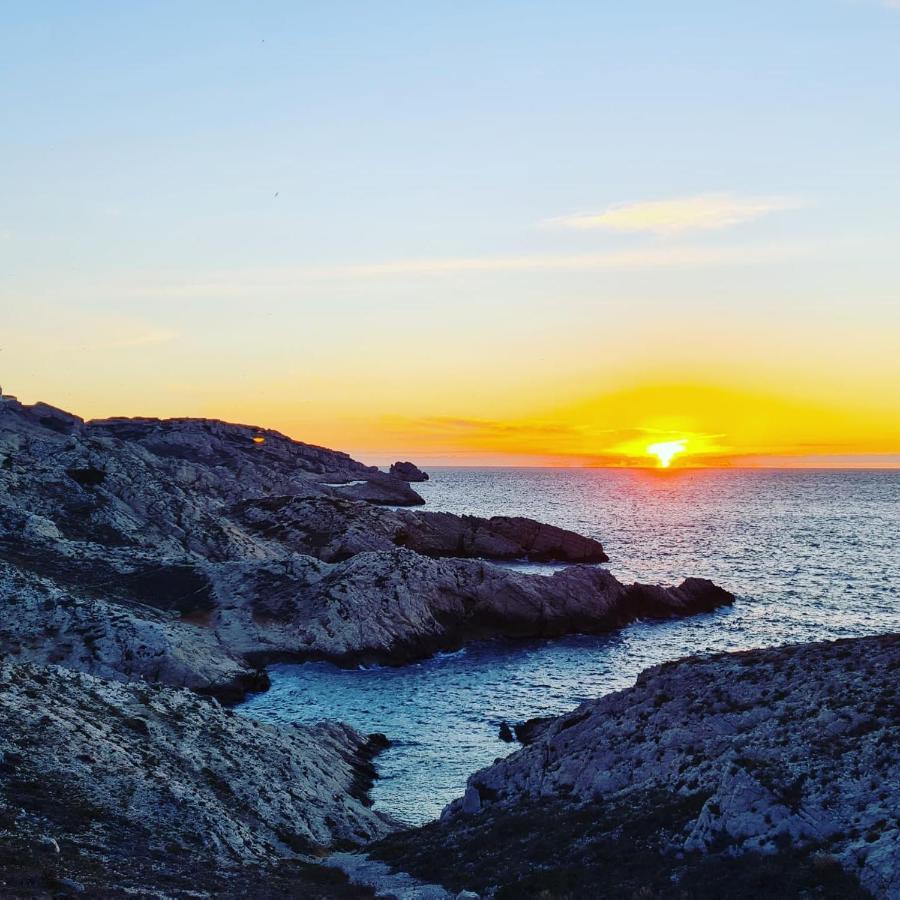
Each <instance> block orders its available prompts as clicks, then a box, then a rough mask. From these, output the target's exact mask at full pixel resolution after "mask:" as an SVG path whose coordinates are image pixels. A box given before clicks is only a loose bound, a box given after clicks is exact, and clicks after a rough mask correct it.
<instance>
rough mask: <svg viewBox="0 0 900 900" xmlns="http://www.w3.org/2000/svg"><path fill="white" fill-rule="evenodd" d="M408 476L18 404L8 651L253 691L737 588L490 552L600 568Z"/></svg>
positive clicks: (326, 453)
mask: <svg viewBox="0 0 900 900" xmlns="http://www.w3.org/2000/svg"><path fill="white" fill-rule="evenodd" d="M421 502H422V498H421V497H420V496H419V495H418V494H416V492H415V491H413V489H412V488H411V487H410V486H409V483H408V482H407V481H405V480H403V479H402V478H399V477H396V476H393V475H390V474H388V473H385V472H381V471H379V470H378V469H375V468H373V467H371V466H366V465H363V464H362V463H360V462H357V461H355V460H353V459H351V458H350V457H349V456H347V455H346V454H344V453H339V452H337V451H333V450H327V449H324V448H322V447H315V446H311V445H309V444H303V443H301V442H298V441H294V440H291V439H289V438H287V437H285V436H284V435H281V434H278V433H277V432H273V431H267V430H264V429H259V428H254V427H251V426H244V425H231V424H227V423H223V422H219V421H210V420H198V419H174V420H157V419H108V420H103V421H93V422H84V421H82V420H81V419H80V418H78V417H77V416H73V415H71V414H69V413H66V412H63V411H61V410H58V409H56V408H54V407H50V406H48V405H46V404H35V405H34V406H24V405H22V404H20V403H19V402H18V401H16V400H15V399H13V398H10V397H4V398H2V400H0V605H2V618H0V650H2V651H3V652H4V653H5V654H7V655H8V656H9V657H10V658H12V659H14V660H16V661H19V662H35V663H52V664H59V665H63V666H65V667H67V668H70V669H74V670H78V671H83V672H88V673H90V674H94V675H98V676H101V677H104V678H113V679H119V680H146V681H152V682H161V683H164V684H167V685H170V686H175V687H188V688H191V689H193V690H195V691H199V692H202V693H207V694H212V695H215V696H218V697H220V698H222V699H238V698H239V697H241V696H242V695H243V694H244V693H245V692H246V691H247V690H251V689H259V688H263V687H265V684H266V678H265V674H264V672H263V671H262V667H263V666H264V665H265V664H267V663H269V662H272V661H275V660H285V659H293V660H304V659H329V660H333V661H335V662H338V663H343V664H355V663H360V662H382V663H392V664H399V663H403V662H407V661H410V660H413V659H416V658H421V657H423V656H427V655H429V654H431V653H433V652H434V651H436V650H439V649H444V648H451V647H458V646H460V645H461V644H463V643H464V642H466V641H468V640H472V639H475V638H487V637H494V636H508V637H535V636H554V635H562V634H566V633H570V632H575V631H582V632H600V631H608V630H611V629H615V628H618V627H621V626H622V625H624V624H626V623H628V622H631V621H633V620H634V619H636V618H641V617H659V618H665V617H671V616H682V615H690V614H692V613H697V612H703V611H707V610H710V609H713V608H715V607H717V606H720V605H722V604H727V603H730V602H732V599H733V598H732V597H731V595H730V594H728V593H727V592H726V591H724V590H722V589H721V588H719V587H717V586H715V585H713V584H712V583H710V582H708V581H704V580H701V579H692V578H688V579H686V580H685V581H684V582H683V583H682V584H681V585H680V586H678V587H675V588H668V587H658V586H653V585H640V584H633V585H623V584H622V583H620V582H619V581H617V580H616V579H615V578H614V577H613V576H612V575H611V574H609V572H607V571H606V570H604V569H601V568H598V567H596V566H594V565H590V566H589V565H575V566H570V567H568V568H565V569H562V570H561V571H559V572H557V573H556V574H554V575H553V576H552V577H545V576H542V575H530V574H524V573H521V572H517V571H512V570H510V569H508V568H503V567H500V566H497V565H493V564H492V563H491V562H489V560H491V559H494V560H509V559H532V560H546V561H560V562H566V563H597V562H602V561H604V560H605V559H606V555H605V554H604V552H603V547H602V546H601V545H600V544H599V543H598V542H597V541H595V540H592V539H589V538H585V537H582V536H580V535H577V534H573V533H572V532H569V531H565V530H563V529H560V528H554V527H552V526H549V525H543V524H541V523H538V522H534V521H532V520H529V519H521V518H509V517H495V518H490V519H481V518H477V517H472V516H462V517H460V516H453V515H449V514H441V513H433V512H422V511H414V510H412V509H409V508H406V507H409V506H413V505H419V504H421Z"/></svg>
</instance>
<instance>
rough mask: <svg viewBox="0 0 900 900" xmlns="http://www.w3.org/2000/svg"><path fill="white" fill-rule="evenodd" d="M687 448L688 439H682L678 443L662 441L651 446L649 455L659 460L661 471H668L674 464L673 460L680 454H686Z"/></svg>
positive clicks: (648, 450)
mask: <svg viewBox="0 0 900 900" xmlns="http://www.w3.org/2000/svg"><path fill="white" fill-rule="evenodd" d="M686 448H687V438H681V439H680V440H677V441H660V442H659V443H656V444H650V446H649V447H647V453H649V454H650V456H655V457H656V458H657V459H658V460H659V467H660V468H661V469H668V468H669V466H670V465H671V463H672V459H673V457H674V456H676V455H677V454H679V453H684V451H685V449H686Z"/></svg>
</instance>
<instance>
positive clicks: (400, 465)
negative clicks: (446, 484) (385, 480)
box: [390, 462, 428, 481]
mask: <svg viewBox="0 0 900 900" xmlns="http://www.w3.org/2000/svg"><path fill="white" fill-rule="evenodd" d="M390 473H391V475H394V476H395V477H397V478H402V479H403V481H428V473H427V472H423V471H422V470H421V469H420V468H419V467H418V466H417V465H415V463H411V462H395V463H391V468H390Z"/></svg>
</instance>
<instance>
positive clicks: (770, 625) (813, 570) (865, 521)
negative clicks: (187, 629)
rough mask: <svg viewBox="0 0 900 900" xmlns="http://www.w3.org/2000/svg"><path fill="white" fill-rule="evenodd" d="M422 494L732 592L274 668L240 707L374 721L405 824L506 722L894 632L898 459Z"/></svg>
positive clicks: (461, 473) (455, 780) (456, 485)
mask: <svg viewBox="0 0 900 900" xmlns="http://www.w3.org/2000/svg"><path fill="white" fill-rule="evenodd" d="M419 487H420V486H417V489H419ZM421 493H422V495H423V496H424V497H425V499H426V500H427V501H428V507H427V508H429V509H436V510H446V511H449V512H456V513H474V514H477V515H492V514H497V513H504V514H509V515H525V516H531V517H533V518H536V519H541V520H543V521H546V522H551V523H553V524H555V525H560V526H563V527H566V528H571V529H574V530H576V531H579V532H581V533H583V534H587V535H590V536H591V537H595V538H598V539H599V540H601V541H602V542H603V544H604V546H605V548H606V551H607V554H608V555H609V557H610V559H611V562H610V563H609V564H608V568H609V569H610V570H611V571H612V572H613V573H614V574H615V575H616V576H618V577H619V578H620V579H622V580H625V581H632V580H641V581H651V582H656V581H659V582H673V581H677V580H679V579H680V578H682V577H683V576H685V575H703V576H707V577H709V578H712V579H714V580H715V581H717V582H718V583H720V584H722V585H723V586H725V587H727V588H729V589H730V590H731V591H733V592H734V593H735V594H736V595H737V597H738V599H737V602H736V604H735V606H734V607H733V608H732V609H729V610H724V611H720V612H717V613H713V614H710V615H705V616H698V617H694V618H691V619H687V620H684V621H678V622H666V623H657V624H644V623H639V624H635V625H633V626H631V627H629V628H627V629H625V630H624V631H622V632H620V633H618V634H615V635H610V636H608V637H575V638H569V639H566V640H560V641H550V642H529V643H507V642H491V643H487V644H479V645H474V646H470V647H468V648H466V649H465V650H463V651H460V652H459V653H455V654H449V655H445V656H440V657H438V658H435V659H432V660H429V661H427V662H424V663H421V664H419V665H414V666H409V667H405V668H401V669H391V668H380V667H378V668H371V669H358V670H340V669H337V668H335V667H333V666H330V665H328V664H322V663H310V664H307V665H300V666H296V665H295V666H288V665H285V666H276V667H274V668H273V669H272V670H271V676H272V689H271V690H270V691H268V692H267V693H266V694H262V695H259V696H256V697H254V698H252V699H251V700H250V701H249V702H248V703H246V704H244V706H243V707H242V711H243V712H246V713H248V714H251V715H254V716H257V717H260V718H266V719H272V720H276V721H284V720H287V721H298V720H299V721H318V720H320V719H324V718H334V719H342V720H343V721H345V722H349V723H350V724H352V725H354V726H356V727H357V728H359V729H361V730H362V731H367V732H368V731H381V732H384V733H385V734H387V735H388V736H389V737H390V738H391V739H392V740H393V741H394V745H393V747H392V748H391V749H390V750H388V751H387V752H385V754H384V755H383V756H382V757H381V758H380V761H379V771H380V773H381V779H380V780H379V781H378V782H377V784H376V786H375V789H374V791H373V796H374V798H375V802H376V804H377V805H378V806H379V807H381V808H383V809H385V810H386V811H389V812H391V813H393V814H394V815H396V816H398V817H399V818H401V819H403V820H405V821H407V822H410V823H420V822H423V821H426V820H428V819H431V818H434V817H435V816H437V815H438V814H439V813H440V810H441V809H442V807H443V806H444V805H445V804H446V803H447V802H448V801H449V800H451V799H453V798H454V797H457V796H459V795H460V794H461V793H462V789H463V786H464V784H465V780H466V777H467V776H468V775H469V774H471V773H472V772H473V771H475V770H476V769H478V768H481V767H482V766H485V765H488V764H490V763H491V762H493V760H494V759H495V758H497V757H498V756H502V755H505V754H506V753H509V752H510V751H511V750H512V749H515V745H512V747H511V746H510V745H508V744H504V743H502V742H501V741H500V740H499V739H498V738H497V728H498V724H499V723H500V722H501V721H502V720H504V719H505V720H508V721H510V722H517V721H521V720H523V719H526V718H529V717H531V716H536V715H546V714H548V713H560V712H564V711H565V710H567V709H570V708H572V707H573V706H575V705H576V704H577V703H579V702H580V701H582V700H584V699H587V698H589V697H596V696H598V695H600V694H604V693H607V692H608V691H611V690H616V689H619V688H622V687H627V686H628V685H630V684H632V683H633V682H634V679H635V677H636V676H637V674H638V673H639V672H640V671H641V670H642V669H644V668H646V667H647V666H649V665H653V664H656V663H659V662H664V661H665V660H669V659H674V658H676V657H679V656H684V655H686V654H690V653H696V652H698V651H703V650H733V649H743V648H749V647H759V646H765V645H771V644H778V643H786V642H800V641H807V640H817V639H821V638H835V637H845V636H851V635H862V634H870V633H873V632H880V631H889V630H900V550H898V545H897V541H898V537H900V472H889V471H883V472H838V471H803V472H801V471H749V470H740V471H737V470H732V471H708V470H698V471H683V472H678V471H675V472H648V471H639V470H626V471H621V470H609V469H599V470H596V469H595V470H585V469H576V470H571V469H541V470H533V469H532V470H523V469H511V470H496V469H490V470H489V469H438V470H432V480H431V481H430V482H428V483H426V484H424V485H422V486H421ZM523 568H526V569H529V570H532V571H541V570H544V571H546V570H548V569H549V568H550V567H541V566H534V565H532V566H527V565H526V566H523Z"/></svg>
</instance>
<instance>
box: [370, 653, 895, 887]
mask: <svg viewBox="0 0 900 900" xmlns="http://www.w3.org/2000/svg"><path fill="white" fill-rule="evenodd" d="M898 673H900V635H889V636H884V637H874V638H860V639H854V640H842V641H836V642H832V643H820V644H809V645H802V646H789V647H781V648H775V649H769V650H755V651H748V652H743V653H733V654H717V655H713V656H709V657H695V658H691V659H686V660H681V661H678V662H674V663H668V664H665V665H662V666H659V667H656V668H653V669H650V670H648V671H646V672H644V673H643V674H642V675H641V676H640V677H639V678H638V681H637V684H636V685H635V686H634V687H633V688H630V689H628V690H625V691H620V692H618V693H615V694H611V695H609V696H606V697H603V698H601V699H599V700H592V701H589V702H587V703H584V704H582V705H581V706H580V707H578V708H577V709H575V710H574V711H572V712H571V713H569V714H567V715H564V716H560V717H558V718H556V719H554V720H549V721H548V720H539V721H538V722H536V723H535V725H534V727H532V728H530V729H525V730H524V732H523V736H525V735H526V734H527V739H528V740H529V742H530V743H529V744H528V746H526V747H525V748H524V749H522V750H520V751H519V752H517V753H514V754H513V755H511V756H509V757H507V758H506V759H503V760H501V761H499V762H497V763H496V764H495V765H493V766H491V767H489V768H487V769H484V770H482V771H481V772H478V773H476V774H475V775H473V776H472V777H471V778H470V779H469V782H468V787H467V790H466V794H465V796H464V797H462V798H460V799H459V800H456V801H454V802H453V803H452V804H451V805H450V806H448V807H447V809H446V810H445V812H444V814H443V816H442V820H441V822H440V823H437V824H434V825H430V826H426V827H425V828H424V829H419V830H416V831H413V832H408V833H406V834H405V835H401V836H399V837H397V838H388V839H387V840H386V842H385V843H384V844H383V845H381V847H380V848H376V854H377V855H379V856H380V857H381V858H384V859H387V860H388V861H390V862H392V863H393V864H394V865H396V866H398V867H400V868H402V869H404V870H406V871H410V872H411V873H412V874H414V875H416V876H418V877H421V878H424V879H425V880H434V881H438V882H441V883H443V884H445V885H446V886H448V887H455V886H458V887H465V886H475V887H482V888H483V887H485V886H487V885H494V886H497V885H501V886H503V887H504V891H505V893H504V894H503V895H504V896H516V897H529V896H537V895H538V894H540V892H541V891H542V890H550V891H553V890H554V889H556V890H559V889H561V888H562V887H565V886H572V887H577V886H579V885H581V886H583V885H584V884H588V883H591V884H597V885H599V886H602V887H603V889H604V890H603V893H604V894H609V895H612V894H616V895H628V894H629V893H631V892H634V891H641V890H643V891H644V892H645V893H647V895H648V896H650V895H659V896H669V895H670V893H671V895H672V896H710V897H711V896H724V895H729V896H736V895H738V894H735V893H734V891H735V890H736V889H737V888H738V886H740V884H741V879H742V878H746V877H749V874H750V873H753V872H755V873H757V877H758V878H759V877H761V873H762V876H763V877H764V879H765V878H768V879H769V881H765V880H763V881H758V882H757V883H756V888H755V890H754V891H751V892H750V893H755V895H756V896H800V895H804V892H807V893H808V894H809V895H825V896H835V897H838V896H840V897H845V896H863V895H864V891H868V892H870V893H871V894H872V895H874V896H876V897H884V898H889V897H896V896H898V894H900V820H898V809H900V749H898V748H900V679H898V677H897V675H898ZM438 846H439V847H440V853H439V854H436V857H435V859H436V862H435V864H434V865H430V864H429V863H428V862H427V860H428V855H429V852H430V851H431V850H434V849H436V847H438ZM501 848H502V849H501ZM765 873H768V874H765ZM857 879H858V880H857ZM860 884H861V885H862V888H863V889H864V891H863V890H861V889H860V886H859V885H860ZM750 893H748V894H747V895H748V896H749V895H750ZM741 896H743V895H742V894H741Z"/></svg>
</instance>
